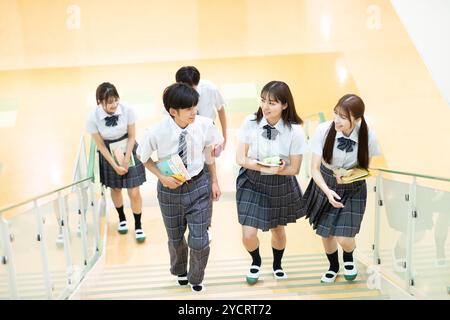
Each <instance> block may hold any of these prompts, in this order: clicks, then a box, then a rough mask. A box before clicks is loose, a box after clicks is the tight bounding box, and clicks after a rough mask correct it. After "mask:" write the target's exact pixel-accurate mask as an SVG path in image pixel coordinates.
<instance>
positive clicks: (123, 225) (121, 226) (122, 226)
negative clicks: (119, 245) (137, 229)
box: [117, 220, 128, 234]
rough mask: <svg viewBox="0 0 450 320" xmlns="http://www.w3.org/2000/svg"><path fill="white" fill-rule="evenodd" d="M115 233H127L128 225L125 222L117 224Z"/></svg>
mask: <svg viewBox="0 0 450 320" xmlns="http://www.w3.org/2000/svg"><path fill="white" fill-rule="evenodd" d="M117 231H119V233H120V234H126V233H127V232H128V225H127V221H126V220H124V221H121V222H119V226H118V227H117Z"/></svg>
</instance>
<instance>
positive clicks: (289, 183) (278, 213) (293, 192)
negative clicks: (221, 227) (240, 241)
mask: <svg viewBox="0 0 450 320" xmlns="http://www.w3.org/2000/svg"><path fill="white" fill-rule="evenodd" d="M301 198H302V192H301V190H300V186H299V184H298V181H297V178H296V177H295V176H281V175H264V174H261V173H260V172H259V171H254V170H249V169H245V168H241V169H240V171H239V175H238V177H237V180H236V202H237V209H238V218H239V223H240V224H242V225H245V226H251V227H255V228H257V229H261V230H262V231H268V230H269V229H272V228H275V227H277V226H279V225H283V226H285V225H287V224H288V223H292V222H296V221H297V219H298V218H299V217H300V214H301V208H300V202H301Z"/></svg>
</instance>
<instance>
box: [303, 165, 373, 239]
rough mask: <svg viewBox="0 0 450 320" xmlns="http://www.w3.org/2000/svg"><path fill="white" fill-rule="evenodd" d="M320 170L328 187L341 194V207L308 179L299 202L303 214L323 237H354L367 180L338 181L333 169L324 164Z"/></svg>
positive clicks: (359, 222)
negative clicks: (332, 203) (340, 182)
mask: <svg viewBox="0 0 450 320" xmlns="http://www.w3.org/2000/svg"><path fill="white" fill-rule="evenodd" d="M320 172H321V173H322V176H323V178H324V180H325V183H326V184H327V186H328V187H329V188H330V189H331V190H334V191H335V192H336V193H337V194H338V195H339V196H340V197H341V200H339V201H340V202H341V203H343V204H344V208H334V207H333V206H332V205H331V204H330V203H329V201H328V198H327V197H326V195H325V193H324V192H323V191H322V190H321V189H320V188H319V187H318V186H317V184H316V183H315V182H314V180H313V179H311V181H310V183H309V185H308V188H307V189H306V191H305V195H304V196H303V199H302V204H301V206H302V207H303V210H304V215H305V216H306V218H307V219H309V223H310V224H311V225H312V226H313V229H315V230H316V233H317V234H318V235H320V236H322V237H328V236H341V237H354V236H355V235H356V234H357V233H358V232H359V229H360V227H361V222H362V219H363V215H364V211H365V208H366V200H367V186H366V181H365V180H360V181H356V182H353V183H350V184H338V183H337V181H336V178H335V177H334V176H333V171H332V170H330V169H328V168H327V167H325V166H324V165H323V164H322V165H321V166H320Z"/></svg>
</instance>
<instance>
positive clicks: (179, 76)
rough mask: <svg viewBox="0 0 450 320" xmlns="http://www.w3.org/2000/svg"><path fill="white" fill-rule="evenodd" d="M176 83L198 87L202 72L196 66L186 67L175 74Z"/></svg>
mask: <svg viewBox="0 0 450 320" xmlns="http://www.w3.org/2000/svg"><path fill="white" fill-rule="evenodd" d="M175 80H176V82H183V83H186V84H188V85H190V86H191V87H192V86H197V85H198V83H199V82H200V72H199V71H198V69H197V68H196V67H194V66H184V67H181V68H180V69H178V71H177V73H176V74H175Z"/></svg>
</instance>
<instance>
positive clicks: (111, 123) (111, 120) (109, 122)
mask: <svg viewBox="0 0 450 320" xmlns="http://www.w3.org/2000/svg"><path fill="white" fill-rule="evenodd" d="M117 120H119V116H118V115H117V114H115V115H113V116H110V117H105V121H106V123H105V125H106V126H107V127H115V126H117Z"/></svg>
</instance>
